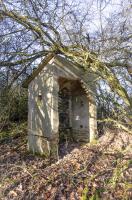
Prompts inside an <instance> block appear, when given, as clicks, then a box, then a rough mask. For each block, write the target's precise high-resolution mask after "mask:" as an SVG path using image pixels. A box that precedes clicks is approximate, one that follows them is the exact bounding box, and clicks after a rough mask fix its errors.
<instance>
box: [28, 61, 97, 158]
mask: <svg viewBox="0 0 132 200" xmlns="http://www.w3.org/2000/svg"><path fill="white" fill-rule="evenodd" d="M63 61H64V60H63V59H62V60H61V61H60V60H57V59H54V60H53V61H52V62H51V63H50V64H48V65H47V66H45V67H44V68H43V70H42V71H41V72H40V73H39V75H38V76H37V77H36V78H35V79H34V80H32V81H31V82H30V84H29V87H28V90H29V96H28V99H29V101H28V146H29V150H31V151H32V152H34V153H35V152H37V153H40V154H45V155H47V156H49V155H51V154H55V155H57V151H58V150H57V144H58V141H59V133H58V128H59V116H58V91H59V84H58V78H59V77H65V78H67V79H71V80H76V79H80V78H81V77H84V78H83V80H84V81H85V76H86V74H85V72H83V73H82V70H80V69H78V68H76V67H74V66H72V65H70V64H69V63H67V62H66V63H63ZM86 80H88V77H87V79H86ZM89 81H90V82H92V81H91V80H90V78H89ZM85 83H86V81H85ZM86 85H87V86H88V91H89V92H88V93H89V96H90V98H91V96H93V93H92V91H93V90H92V89H91V87H90V84H88V83H86ZM40 97H41V98H40ZM90 98H89V99H90ZM77 99H78V103H77V104H76V105H75V104H74V103H73V116H74V117H73V121H72V123H73V127H74V128H75V130H76V129H78V128H79V126H80V125H82V126H83V128H82V127H80V135H81V136H82V134H83V132H85V133H86V132H87V134H91V133H92V135H93V136H92V139H93V138H94V134H95V130H96V116H95V115H96V106H95V101H93V99H94V97H92V101H91V103H89V102H90V101H87V98H86V96H81V97H77V96H76V97H75V98H74V97H73V102H74V101H75V102H76V100H77ZM81 100H83V101H84V102H85V103H84V105H85V109H83V111H82V110H81V109H82V107H80V108H79V110H80V111H79V113H78V107H79V105H80V103H79V102H80V101H81ZM88 104H89V105H88ZM88 108H89V109H88ZM93 110H94V112H93ZM87 111H89V113H88V112H87ZM91 113H93V114H91ZM88 114H89V116H90V117H89V118H88V117H87V118H88V119H89V120H88V121H85V120H81V121H80V122H79V123H78V122H77V120H76V116H77V115H80V117H81V119H83V118H86V115H88ZM80 123H81V124H80ZM89 123H91V125H89ZM81 131H82V132H81ZM75 132H76V131H75ZM75 132H74V133H75ZM87 134H86V136H87V137H89V135H87Z"/></svg>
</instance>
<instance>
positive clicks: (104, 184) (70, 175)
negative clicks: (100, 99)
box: [0, 124, 132, 200]
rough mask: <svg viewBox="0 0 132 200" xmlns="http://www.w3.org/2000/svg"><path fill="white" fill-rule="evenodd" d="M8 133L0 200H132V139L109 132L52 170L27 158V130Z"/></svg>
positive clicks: (0, 158) (0, 157) (0, 156)
mask: <svg viewBox="0 0 132 200" xmlns="http://www.w3.org/2000/svg"><path fill="white" fill-rule="evenodd" d="M9 132H10V133H12V136H11V137H10V138H9V137H7V139H4V140H3V139H2V141H1V142H0V149H1V151H0V192H1V193H0V199H4V200H5V199H24V200H26V199H27V200H30V199H34V200H37V199H44V200H45V199H48V200H52V199H56V200H57V199H58V200H61V199H62V200H74V199H83V200H86V199H91V200H92V199H94V200H97V199H104V200H105V199H106V200H109V199H114V200H115V199H131V195H132V191H131V188H132V185H131V180H132V179H131V178H132V177H131V174H132V173H131V170H132V169H131V166H132V162H131V157H132V156H131V144H132V143H131V141H132V136H131V135H128V134H126V133H124V132H121V131H117V130H116V131H112V130H111V131H110V130H109V131H108V132H107V133H106V135H104V136H103V137H102V138H100V139H99V141H98V142H96V141H95V144H91V145H89V144H88V145H85V146H83V147H81V148H80V149H74V150H73V151H72V152H71V153H70V154H68V155H67V156H65V157H64V158H63V159H60V160H59V161H58V162H57V163H55V164H52V165H50V160H48V159H45V158H42V157H38V156H34V155H32V154H30V153H28V152H27V139H26V129H25V125H24V124H23V125H21V126H20V127H15V128H14V129H13V130H10V131H9ZM13 132H14V133H13ZM7 135H9V134H7Z"/></svg>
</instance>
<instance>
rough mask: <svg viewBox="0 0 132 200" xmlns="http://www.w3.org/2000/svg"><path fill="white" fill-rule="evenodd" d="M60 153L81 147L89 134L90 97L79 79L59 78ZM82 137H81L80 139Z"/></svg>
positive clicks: (63, 153)
mask: <svg viewBox="0 0 132 200" xmlns="http://www.w3.org/2000/svg"><path fill="white" fill-rule="evenodd" d="M58 114H59V154H60V156H61V157H63V156H64V155H66V154H67V153H69V152H70V151H72V150H73V149H74V148H79V147H80V144H82V141H80V140H82V139H85V138H86V137H87V135H88V99H87V96H86V93H85V91H84V89H83V88H82V86H81V83H80V81H79V80H68V79H66V78H59V93H58ZM80 138H81V139H80Z"/></svg>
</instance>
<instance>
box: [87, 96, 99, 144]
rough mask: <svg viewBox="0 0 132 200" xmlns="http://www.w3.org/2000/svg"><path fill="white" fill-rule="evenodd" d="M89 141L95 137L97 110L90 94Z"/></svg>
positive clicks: (93, 97) (93, 98)
mask: <svg viewBox="0 0 132 200" xmlns="http://www.w3.org/2000/svg"><path fill="white" fill-rule="evenodd" d="M88 100H89V140H90V142H92V141H93V140H94V139H96V137H97V110H96V102H95V96H94V94H93V93H92V92H90V94H89V99H88Z"/></svg>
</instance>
